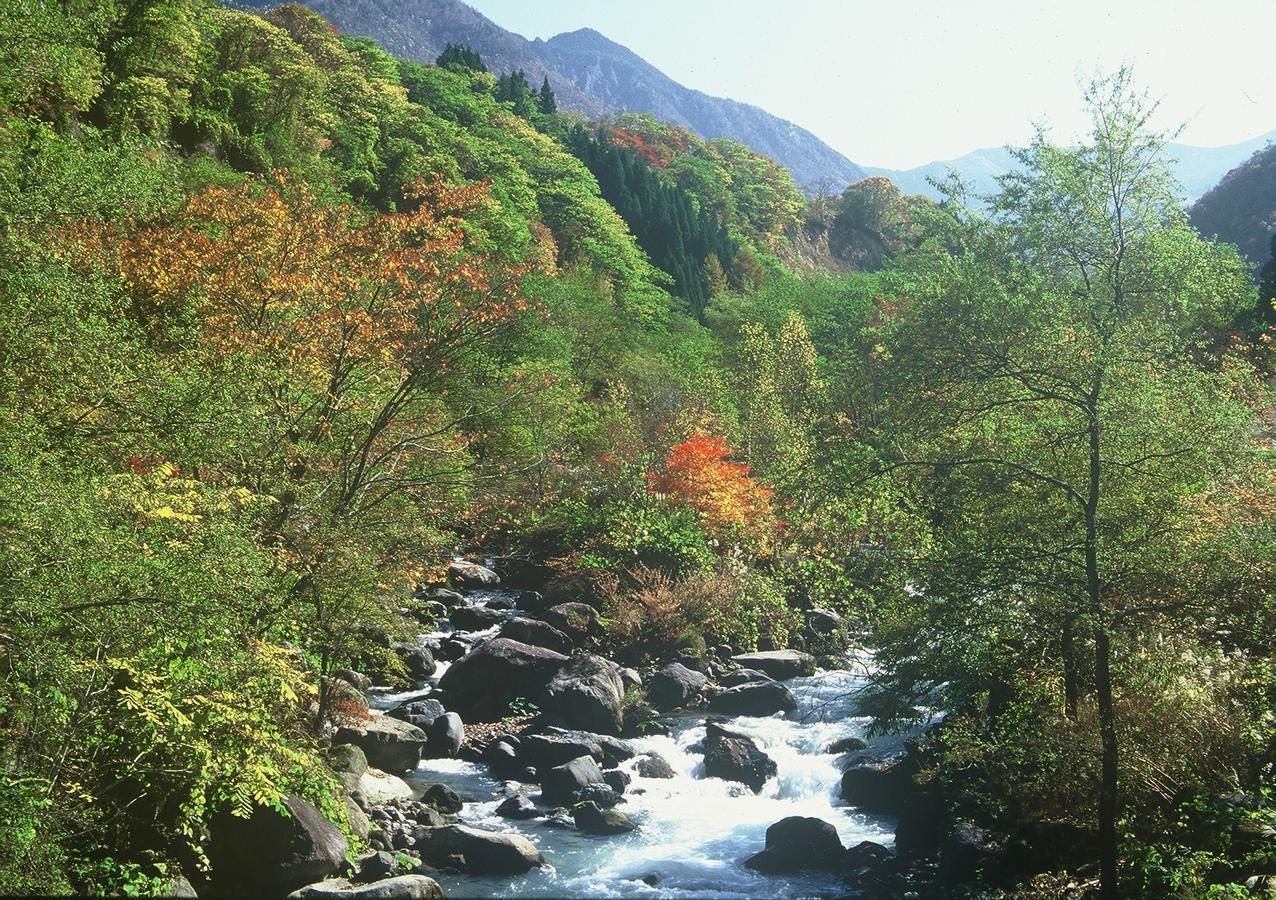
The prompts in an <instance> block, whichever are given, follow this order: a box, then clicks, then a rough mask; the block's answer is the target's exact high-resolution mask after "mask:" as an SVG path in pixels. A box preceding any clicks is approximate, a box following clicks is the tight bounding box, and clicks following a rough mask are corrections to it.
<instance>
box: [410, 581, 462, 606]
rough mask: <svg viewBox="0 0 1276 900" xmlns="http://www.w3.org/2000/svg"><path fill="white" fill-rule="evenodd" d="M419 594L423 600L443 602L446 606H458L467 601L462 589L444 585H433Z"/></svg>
mask: <svg viewBox="0 0 1276 900" xmlns="http://www.w3.org/2000/svg"><path fill="white" fill-rule="evenodd" d="M418 596H419V597H420V598H421V599H422V600H427V601H434V602H436V603H442V604H443V605H444V606H445V607H450V606H457V605H459V604H461V603H464V602H465V595H464V594H462V593H461V592H460V591H454V590H452V589H451V588H445V587H443V586H442V585H439V586H438V587H432V588H430V589H429V590H427V591H426V592H425V593H418Z"/></svg>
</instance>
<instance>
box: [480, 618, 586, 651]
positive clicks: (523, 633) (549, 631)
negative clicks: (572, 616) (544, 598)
mask: <svg viewBox="0 0 1276 900" xmlns="http://www.w3.org/2000/svg"><path fill="white" fill-rule="evenodd" d="M498 634H499V636H500V637H504V638H509V639H510V640H512V641H522V642H523V643H524V644H531V645H532V646H533V647H548V648H549V649H550V650H556V651H558V652H559V653H571V652H572V645H573V644H574V643H575V642H574V641H573V640H572V639H571V638H570V637H568V636H567V635H565V634H564V633H563V632H561V631H559V630H558V629H557V628H555V627H554V626H553V625H551V624H549V623H548V622H544V621H542V620H540V619H527V618H524V617H523V616H515V617H514V618H512V619H510V620H509V621H507V622H506V623H505V624H504V625H502V626H501V630H500V632H498Z"/></svg>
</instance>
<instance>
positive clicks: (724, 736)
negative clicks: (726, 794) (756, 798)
mask: <svg viewBox="0 0 1276 900" xmlns="http://www.w3.org/2000/svg"><path fill="white" fill-rule="evenodd" d="M778 771H779V770H778V768H777V767H776V765H775V760H773V759H771V757H769V756H767V755H766V754H765V753H763V752H762V751H761V750H759V749H758V745H757V744H755V743H754V742H753V739H752V738H750V737H748V736H747V735H743V734H740V733H739V732H735V731H730V730H729V729H726V728H723V727H722V726H721V725H718V724H716V723H714V722H709V723H708V724H707V726H706V735H705V739H704V773H705V774H706V775H708V776H709V777H710V778H721V779H723V780H725V781H738V782H740V783H741V784H744V785H747V786H748V787H749V788H750V789H751V790H752V791H753V793H755V794H758V793H761V792H762V786H763V785H765V784H766V783H767V780H768V779H770V778H774V777H775V775H776V774H777V772H778Z"/></svg>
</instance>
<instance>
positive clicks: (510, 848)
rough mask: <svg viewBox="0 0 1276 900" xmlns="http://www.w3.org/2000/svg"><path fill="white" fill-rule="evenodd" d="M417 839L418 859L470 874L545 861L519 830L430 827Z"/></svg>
mask: <svg viewBox="0 0 1276 900" xmlns="http://www.w3.org/2000/svg"><path fill="white" fill-rule="evenodd" d="M425 831H426V833H425V834H423V835H422V836H421V837H420V838H418V839H417V842H416V846H417V850H418V851H420V853H421V857H422V859H423V860H424V861H425V862H427V863H429V864H430V865H432V866H435V867H437V868H440V869H454V870H460V871H462V872H466V873H468V874H470V875H521V874H523V873H524V872H527V871H530V870H531V869H535V868H537V867H538V866H543V865H545V858H544V857H543V856H541V853H540V851H539V850H537V849H536V845H535V844H533V843H532V842H531V841H529V840H528V839H527V838H525V837H523V836H522V835H520V834H505V833H499V832H495V831H483V830H482V829H479V828H470V827H469V826H466V825H445V826H443V827H441V828H430V829H426V830H425Z"/></svg>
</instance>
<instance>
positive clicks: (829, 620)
mask: <svg viewBox="0 0 1276 900" xmlns="http://www.w3.org/2000/svg"><path fill="white" fill-rule="evenodd" d="M806 624H807V626H808V627H809V628H810V629H811V630H812V631H814V632H815V633H816V634H834V633H836V632H838V631H841V630H842V617H841V616H839V615H838V614H837V613H835V612H833V610H831V609H824V608H823V607H820V606H813V607H811V608H810V609H808V610H807V611H806Z"/></svg>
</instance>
